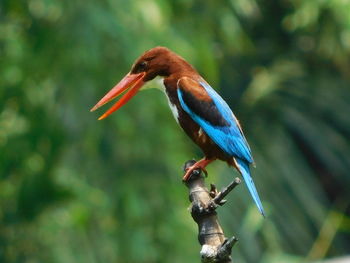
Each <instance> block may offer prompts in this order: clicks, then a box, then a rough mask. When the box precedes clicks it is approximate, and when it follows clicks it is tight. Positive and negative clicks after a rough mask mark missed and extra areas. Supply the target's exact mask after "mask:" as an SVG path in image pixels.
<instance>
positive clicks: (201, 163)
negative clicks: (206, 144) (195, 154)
mask: <svg viewBox="0 0 350 263" xmlns="http://www.w3.org/2000/svg"><path fill="white" fill-rule="evenodd" d="M212 161H214V160H213V159H205V158H204V159H202V160H200V161H198V162H196V163H195V164H194V165H192V166H190V167H188V168H187V169H186V174H185V175H184V177H183V178H182V181H184V182H186V181H188V179H190V177H191V174H192V172H193V171H194V170H197V169H200V170H202V172H203V173H204V174H205V175H206V176H208V172H207V170H206V169H205V167H206V166H207V165H208V164H209V163H211V162H212Z"/></svg>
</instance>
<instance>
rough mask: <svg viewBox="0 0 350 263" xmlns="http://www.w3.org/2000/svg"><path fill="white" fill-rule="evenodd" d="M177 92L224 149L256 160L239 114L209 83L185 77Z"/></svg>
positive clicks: (181, 80)
mask: <svg viewBox="0 0 350 263" xmlns="http://www.w3.org/2000/svg"><path fill="white" fill-rule="evenodd" d="M177 93H178V97H179V101H180V104H181V107H182V108H183V109H184V110H185V111H186V112H187V113H188V114H189V115H190V116H191V118H192V119H193V120H194V121H195V122H196V123H197V124H198V125H199V126H201V127H202V129H203V130H204V131H205V132H206V134H207V135H208V136H209V137H210V138H211V139H212V140H213V141H214V142H215V143H216V144H217V145H218V146H219V147H220V148H221V149H222V150H223V151H224V152H226V153H227V154H229V155H231V156H234V157H238V158H240V159H242V160H245V161H247V162H248V163H252V162H253V158H252V154H251V151H250V148H249V145H248V143H247V141H246V139H245V137H244V135H243V132H242V129H241V127H240V125H239V123H238V121H237V119H236V117H235V115H234V114H233V113H232V111H231V109H230V107H229V106H228V105H227V103H226V102H225V101H224V100H223V99H222V98H221V97H220V95H219V94H217V93H216V91H215V90H214V89H213V88H212V87H210V86H209V84H207V83H206V82H205V81H199V82H198V81H195V80H193V79H191V78H189V77H183V78H181V79H180V80H179V81H178V90H177Z"/></svg>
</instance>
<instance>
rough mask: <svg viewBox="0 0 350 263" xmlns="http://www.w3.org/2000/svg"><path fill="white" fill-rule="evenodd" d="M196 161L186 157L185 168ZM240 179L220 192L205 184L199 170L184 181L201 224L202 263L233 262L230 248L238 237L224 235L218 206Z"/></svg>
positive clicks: (213, 186)
mask: <svg viewBox="0 0 350 263" xmlns="http://www.w3.org/2000/svg"><path fill="white" fill-rule="evenodd" d="M195 162H196V161H194V160H190V161H187V162H186V163H185V165H184V171H186V169H187V168H188V167H190V166H191V165H193V164H194V163H195ZM240 183H241V180H240V179H239V178H235V179H234V181H233V182H231V183H230V184H229V185H228V186H227V187H225V188H224V189H223V190H222V191H221V192H218V191H217V189H216V187H215V185H213V184H212V185H211V189H210V191H209V190H208V189H207V187H206V186H205V184H204V176H203V174H202V172H201V171H200V170H195V171H193V173H192V174H191V176H190V178H189V180H188V181H186V182H185V184H186V186H187V187H188V189H189V198H190V201H191V215H192V218H193V220H194V221H195V222H196V223H197V225H198V241H199V243H200V244H201V246H202V249H201V251H200V255H201V259H202V262H203V263H204V262H205V263H214V262H215V263H230V262H232V259H231V250H232V247H233V245H234V244H235V243H236V242H237V241H238V239H237V238H235V237H231V238H230V239H227V238H225V235H224V232H223V230H222V228H221V226H220V224H219V221H218V218H217V213H216V211H215V210H216V208H218V207H219V206H222V205H223V204H224V203H225V202H226V200H224V198H225V196H227V195H228V194H229V193H230V192H231V191H232V190H233V189H234V188H235V187H236V186H237V185H238V184H240Z"/></svg>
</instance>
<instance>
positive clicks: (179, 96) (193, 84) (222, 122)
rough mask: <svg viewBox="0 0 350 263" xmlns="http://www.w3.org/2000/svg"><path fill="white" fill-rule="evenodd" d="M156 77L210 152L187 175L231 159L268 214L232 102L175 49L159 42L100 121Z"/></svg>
mask: <svg viewBox="0 0 350 263" xmlns="http://www.w3.org/2000/svg"><path fill="white" fill-rule="evenodd" d="M156 77H161V78H163V84H164V91H165V94H166V97H167V98H168V102H169V106H170V108H171V110H172V112H173V115H174V117H175V120H176V121H177V123H178V124H179V125H180V127H181V128H182V129H183V130H184V131H185V133H186V134H187V135H188V136H189V137H190V138H191V139H192V140H193V141H194V143H195V144H197V145H198V146H199V147H200V148H201V150H202V152H203V154H204V158H203V159H201V160H199V161H198V162H196V163H195V164H194V165H192V166H191V167H189V168H188V169H187V170H186V172H185V175H184V176H183V180H184V181H187V180H189V178H190V175H191V173H192V172H193V171H194V170H196V169H201V170H202V171H203V172H204V173H207V172H206V169H205V168H206V166H207V165H208V164H209V163H211V162H213V161H214V160H217V159H218V160H222V161H225V162H226V163H227V164H228V165H229V166H231V167H234V168H235V169H237V170H238V172H239V173H240V174H241V175H242V177H243V179H244V181H245V183H246V185H247V187H248V190H249V192H250V194H251V196H252V198H253V200H254V202H255V204H256V205H257V207H258V209H259V211H260V213H261V214H262V215H263V216H265V212H264V209H263V206H262V203H261V201H260V198H259V195H258V192H257V190H256V187H255V185H254V182H253V179H252V177H251V174H250V165H254V160H253V157H252V153H251V150H250V147H249V145H248V142H247V140H246V138H245V137H244V134H243V131H242V128H241V125H240V124H239V122H238V120H237V118H236V117H235V115H234V114H233V112H232V111H231V109H230V107H229V106H228V105H227V103H226V102H225V101H224V100H223V99H222V98H221V96H220V95H219V94H218V93H217V92H216V91H215V90H214V89H213V88H212V87H211V86H210V85H209V84H208V83H207V82H206V81H205V80H204V78H203V77H201V75H200V74H199V73H198V72H197V70H196V69H195V68H194V67H193V66H191V65H190V64H189V63H188V62H187V61H186V60H185V59H184V58H182V57H181V56H179V55H177V54H176V53H174V52H173V51H171V50H170V49H168V48H166V47H155V48H152V49H150V50H148V51H146V52H145V53H144V54H142V55H141V56H140V57H139V58H138V59H137V60H136V61H135V63H134V64H133V65H132V67H131V70H130V72H129V73H127V75H126V76H125V77H124V78H123V79H122V80H121V81H120V82H119V83H118V84H117V85H116V86H114V87H113V88H112V89H111V90H110V91H109V92H108V93H107V94H106V95H105V96H104V97H103V98H102V99H101V100H100V101H99V102H98V103H97V104H96V105H95V106H94V107H93V108H92V109H91V111H94V110H96V109H98V108H99V107H101V106H102V105H104V104H106V103H107V102H110V101H111V100H113V99H114V98H116V97H117V96H119V95H121V94H122V93H123V92H124V91H126V90H128V91H126V92H125V94H124V95H123V96H122V97H121V98H120V100H118V101H117V102H116V103H115V104H114V105H113V106H112V107H111V108H110V109H109V110H107V111H106V112H105V113H104V114H103V115H102V116H101V117H100V118H99V120H102V119H104V118H106V117H107V116H109V115H110V114H111V113H113V112H115V111H116V110H118V109H119V108H121V107H122V106H123V105H124V104H125V103H127V102H128V101H129V100H130V99H131V98H132V97H133V96H134V95H135V94H136V93H137V92H138V91H139V90H140V89H141V88H142V86H143V85H144V84H145V83H147V82H148V81H151V80H153V79H154V78H156Z"/></svg>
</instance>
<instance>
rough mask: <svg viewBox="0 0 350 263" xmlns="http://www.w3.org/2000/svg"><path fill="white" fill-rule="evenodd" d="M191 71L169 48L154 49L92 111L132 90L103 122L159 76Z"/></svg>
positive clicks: (139, 60) (109, 112) (102, 117)
mask: <svg viewBox="0 0 350 263" xmlns="http://www.w3.org/2000/svg"><path fill="white" fill-rule="evenodd" d="M189 71H190V72H195V70H194V69H193V67H192V66H191V65H190V64H188V63H187V62H186V61H185V60H184V59H183V58H182V57H180V56H179V55H177V54H175V53H174V52H172V51H171V50H169V49H168V48H166V47H155V48H152V49H150V50H148V51H146V52H145V53H144V54H143V55H141V56H140V57H139V58H138V59H137V60H136V61H135V63H134V64H133V66H132V67H131V70H130V72H129V73H128V74H127V75H126V76H125V77H124V78H123V79H122V80H121V81H120V82H119V83H118V84H117V85H116V86H115V87H114V88H112V89H111V90H110V91H109V92H108V93H107V94H106V95H105V96H104V97H103V98H102V99H101V100H100V101H99V102H98V103H97V104H96V105H95V106H94V107H93V108H92V109H91V111H94V110H96V109H98V108H99V107H101V106H102V105H104V104H106V103H107V102H109V101H111V100H112V99H114V98H116V97H117V96H118V95H120V94H121V93H123V92H124V91H125V90H126V89H128V88H130V89H129V91H128V92H126V94H125V95H124V96H123V97H122V98H121V99H120V100H118V101H117V102H116V104H114V105H113V106H112V107H111V108H110V109H109V110H108V111H107V112H106V113H104V114H103V115H102V116H101V117H100V118H99V120H102V119H104V118H106V117H107V116H108V115H110V114H111V113H113V112H114V111H116V110H118V109H119V108H120V107H122V106H123V105H124V104H125V103H126V102H128V101H129V100H130V99H131V98H132V97H133V96H134V95H135V94H136V93H137V91H139V90H140V88H141V87H142V86H143V85H144V84H145V83H146V82H147V81H150V80H152V79H154V78H155V77H157V76H161V77H165V78H166V77H169V76H171V75H172V74H181V73H182V72H189Z"/></svg>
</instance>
